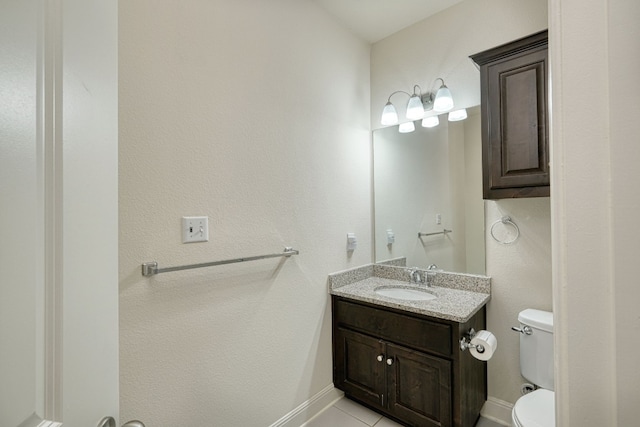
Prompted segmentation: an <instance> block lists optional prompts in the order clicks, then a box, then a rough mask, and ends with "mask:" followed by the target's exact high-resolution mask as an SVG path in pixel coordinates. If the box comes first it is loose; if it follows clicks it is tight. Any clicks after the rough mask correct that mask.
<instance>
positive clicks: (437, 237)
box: [373, 107, 485, 274]
mask: <svg viewBox="0 0 640 427" xmlns="http://www.w3.org/2000/svg"><path fill="white" fill-rule="evenodd" d="M467 112H468V117H467V119H466V120H463V121H458V122H449V121H447V115H446V114H444V115H441V116H440V124H439V125H438V126H436V127H433V128H423V127H421V126H420V122H416V123H417V126H416V130H415V131H414V132H411V133H399V132H398V126H392V127H387V128H382V129H377V130H375V131H374V132H373V158H374V162H373V163H374V166H373V175H374V176H373V179H374V200H375V202H374V203H375V206H374V211H375V261H376V262H378V263H379V262H385V261H388V260H393V259H397V258H403V257H404V258H406V265H407V266H417V267H424V268H426V267H427V266H429V265H432V264H435V265H437V266H438V268H441V269H443V270H446V271H455V272H460V273H470V274H485V244H484V202H483V200H482V147H481V136H480V108H479V107H473V108H470V109H467ZM444 230H450V232H444ZM419 233H424V234H430V235H428V236H419ZM431 233H439V234H431ZM390 235H391V236H392V238H391V240H392V242H390V239H389V236H390Z"/></svg>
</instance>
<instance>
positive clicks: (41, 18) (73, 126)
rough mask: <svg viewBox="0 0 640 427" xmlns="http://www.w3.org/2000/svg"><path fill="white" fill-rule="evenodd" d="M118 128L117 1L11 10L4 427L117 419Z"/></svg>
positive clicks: (64, 1) (26, 2)
mask: <svg viewBox="0 0 640 427" xmlns="http://www.w3.org/2000/svg"><path fill="white" fill-rule="evenodd" d="M117 131H118V128H117V2H116V1H113V0H92V1H86V0H0V426H3V427H14V426H20V427H31V426H45V425H46V426H55V425H59V424H62V425H63V426H64V427H93V426H97V425H98V423H99V421H100V420H101V419H103V417H105V416H113V417H114V418H116V419H117V415H118V279H117V276H118V272H117V268H118V262H117V261H118V259H117V257H118V254H117V250H118V248H117V243H118V240H117V236H118V228H117V217H118V206H117ZM45 420H49V421H51V423H48V422H46V421H45Z"/></svg>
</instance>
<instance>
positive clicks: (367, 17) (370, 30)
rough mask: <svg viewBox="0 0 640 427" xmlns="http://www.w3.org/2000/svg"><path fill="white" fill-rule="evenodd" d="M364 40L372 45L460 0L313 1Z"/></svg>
mask: <svg viewBox="0 0 640 427" xmlns="http://www.w3.org/2000/svg"><path fill="white" fill-rule="evenodd" d="M313 1H315V2H316V3H317V4H319V5H320V6H321V7H323V8H324V9H326V10H327V11H328V12H329V13H331V14H332V15H334V16H335V17H336V18H338V19H339V20H340V21H342V22H343V23H344V24H345V26H346V27H347V28H349V29H350V30H351V31H352V32H353V33H354V34H356V35H358V36H359V37H361V38H363V39H364V40H366V41H368V42H370V43H375V42H377V41H379V40H382V39H383V38H385V37H387V36H390V35H391V34H393V33H396V32H398V31H400V30H402V29H403V28H406V27H408V26H410V25H412V24H415V23H416V22H419V21H422V20H423V19H425V18H427V17H429V16H431V15H434V14H436V13H438V12H440V11H441V10H444V9H446V8H448V7H451V6H453V5H454V4H456V3H460V2H461V1H462V0H313Z"/></svg>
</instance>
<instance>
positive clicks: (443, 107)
mask: <svg viewBox="0 0 640 427" xmlns="http://www.w3.org/2000/svg"><path fill="white" fill-rule="evenodd" d="M452 108H453V97H452V96H451V91H450V90H449V88H448V87H446V86H445V85H444V84H443V85H442V86H440V89H438V92H437V93H436V100H435V101H434V102H433V109H434V110H435V111H440V112H443V111H449V110H451V109H452Z"/></svg>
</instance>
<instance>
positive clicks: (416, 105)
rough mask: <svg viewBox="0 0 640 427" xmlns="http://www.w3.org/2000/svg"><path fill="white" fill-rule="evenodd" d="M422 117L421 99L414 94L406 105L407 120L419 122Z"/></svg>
mask: <svg viewBox="0 0 640 427" xmlns="http://www.w3.org/2000/svg"><path fill="white" fill-rule="evenodd" d="M422 117H424V107H423V106H422V99H420V97H419V96H418V95H416V94H415V93H414V94H413V95H412V96H411V98H409V103H407V119H409V120H420V119H421V118H422Z"/></svg>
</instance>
